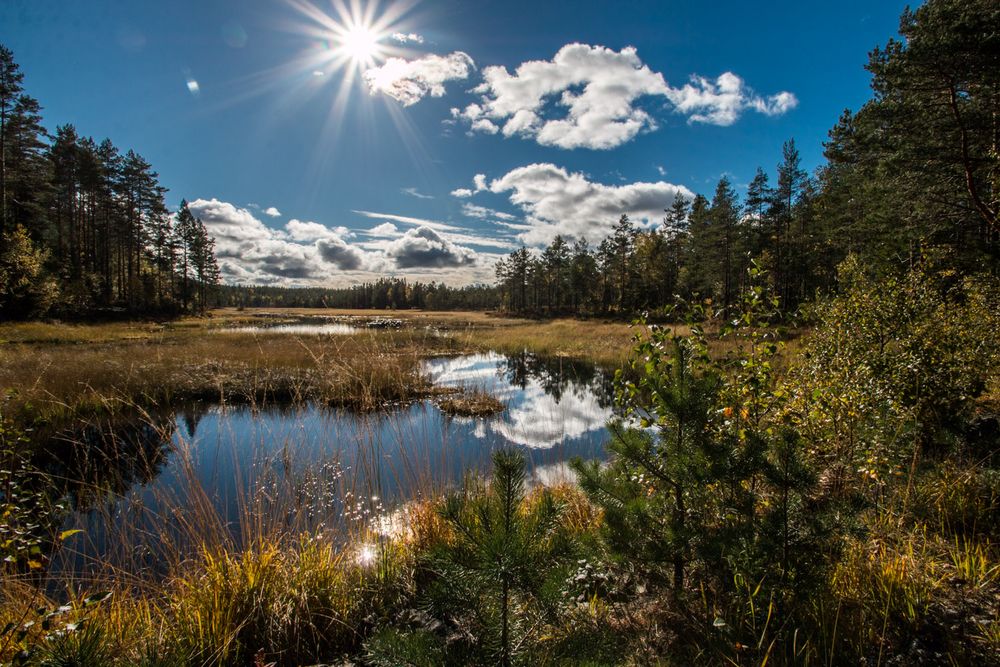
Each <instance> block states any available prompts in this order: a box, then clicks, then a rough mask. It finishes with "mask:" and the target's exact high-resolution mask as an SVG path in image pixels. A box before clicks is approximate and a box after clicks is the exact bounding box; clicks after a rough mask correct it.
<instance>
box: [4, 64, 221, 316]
mask: <svg viewBox="0 0 1000 667" xmlns="http://www.w3.org/2000/svg"><path fill="white" fill-rule="evenodd" d="M23 79H24V75H23V73H22V72H21V71H20V68H19V67H18V65H17V63H16V62H15V61H14V56H13V53H12V52H11V51H10V50H9V49H7V48H5V47H3V46H0V316H3V317H4V318H8V319H10V318H26V317H37V316H41V315H44V314H46V313H54V314H57V315H68V316H80V315H87V314H94V313H99V312H114V311H123V312H127V313H131V314H146V313H159V314H176V313H180V312H188V311H192V310H200V309H202V308H204V307H205V306H206V305H207V304H208V302H209V293H210V291H211V288H212V287H213V286H214V285H216V284H217V283H218V282H219V280H220V276H219V269H218V265H217V263H216V259H215V242H214V240H213V239H212V238H211V236H210V235H209V234H208V232H207V230H206V229H205V225H204V224H203V223H202V222H201V221H200V220H198V219H197V218H195V217H194V216H193V215H192V214H191V212H190V211H189V210H188V208H187V205H186V203H185V204H183V205H182V206H181V210H180V212H179V213H178V214H177V215H174V214H172V213H171V212H170V211H169V210H168V209H167V207H166V205H165V203H164V195H165V193H166V188H164V187H163V186H162V185H160V183H159V176H158V174H157V173H156V172H155V171H154V170H153V168H152V165H150V164H149V162H147V161H146V160H145V159H143V157H142V156H141V155H139V154H138V153H136V152H135V151H133V150H131V149H129V150H126V151H125V152H124V153H123V152H122V151H121V150H120V149H119V148H118V147H116V146H115V145H114V144H113V143H112V142H111V140H109V139H104V140H103V141H101V142H97V141H96V140H94V139H93V138H90V137H83V136H80V135H79V134H78V133H77V131H76V128H75V127H74V126H73V125H62V126H60V127H58V128H56V131H55V134H54V135H53V134H50V133H49V132H48V131H47V130H46V129H45V127H44V126H43V125H42V116H41V107H40V105H39V103H38V101H37V100H35V99H34V98H33V97H31V96H30V95H28V94H27V93H26V92H24V87H23Z"/></svg>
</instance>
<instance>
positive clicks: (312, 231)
mask: <svg viewBox="0 0 1000 667" xmlns="http://www.w3.org/2000/svg"><path fill="white" fill-rule="evenodd" d="M285 231H286V232H287V233H288V236H289V237H291V238H292V239H293V240H295V241H307V242H312V241H318V240H320V239H334V238H344V237H348V236H353V235H354V234H353V232H351V230H349V229H348V228H347V227H327V226H326V225H321V224H319V223H318V222H303V221H302V220H296V219H295V218H292V219H291V220H289V221H288V223H287V224H285Z"/></svg>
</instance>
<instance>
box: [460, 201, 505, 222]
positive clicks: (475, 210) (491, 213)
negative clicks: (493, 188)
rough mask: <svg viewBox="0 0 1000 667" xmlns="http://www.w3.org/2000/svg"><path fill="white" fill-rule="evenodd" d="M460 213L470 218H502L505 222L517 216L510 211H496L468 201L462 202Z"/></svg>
mask: <svg viewBox="0 0 1000 667" xmlns="http://www.w3.org/2000/svg"><path fill="white" fill-rule="evenodd" d="M462 214H463V215H465V216H468V217H470V218H477V219H479V220H503V221H505V222H510V221H511V220H517V216H515V215H511V214H510V213H504V212H503V211H496V210H494V209H492V208H486V207H485V206H478V205H476V204H472V203H470V202H466V203H464V204H462Z"/></svg>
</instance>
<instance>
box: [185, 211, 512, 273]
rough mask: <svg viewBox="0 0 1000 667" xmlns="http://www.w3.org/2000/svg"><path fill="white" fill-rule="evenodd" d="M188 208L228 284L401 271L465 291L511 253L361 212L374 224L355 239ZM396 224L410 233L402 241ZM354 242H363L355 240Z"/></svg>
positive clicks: (496, 243) (440, 225)
mask: <svg viewBox="0 0 1000 667" xmlns="http://www.w3.org/2000/svg"><path fill="white" fill-rule="evenodd" d="M189 206H190V208H191V212H192V213H193V214H194V215H195V216H197V217H199V218H201V219H202V221H203V222H204V223H205V226H206V228H207V229H208V232H209V234H211V235H212V236H213V237H214V238H215V239H216V251H217V255H218V259H219V268H220V270H221V271H222V275H223V279H224V281H225V282H227V283H242V284H261V285H331V284H344V283H357V282H361V281H363V280H371V279H372V277H373V275H375V274H377V273H381V272H385V271H400V272H402V273H403V274H404V275H407V276H410V277H412V278H413V279H416V280H424V281H430V280H435V281H441V282H446V283H448V284H452V285H456V284H457V285H467V284H469V283H471V282H477V281H488V280H490V279H491V278H492V275H493V268H492V265H493V263H494V262H495V261H496V260H497V259H498V258H499V257H500V255H499V254H497V251H494V250H489V249H490V248H496V249H500V250H502V251H505V252H506V251H509V250H510V249H511V248H513V247H514V244H513V242H512V241H511V240H510V239H509V237H508V238H502V236H503V235H500V236H496V235H493V236H485V235H481V234H477V233H475V232H472V231H470V230H467V229H464V228H461V227H457V226H455V225H451V224H448V223H444V222H439V221H435V220H425V219H423V218H414V217H409V216H404V215H396V214H390V213H375V212H371V211H359V212H358V213H359V214H361V215H363V216H364V217H367V218H374V219H379V220H380V224H377V225H376V226H374V227H372V228H370V229H368V230H365V231H360V232H353V231H351V230H350V229H348V228H347V227H344V226H336V227H332V226H328V225H324V224H320V223H318V222H312V221H307V220H298V219H295V218H293V219H291V220H289V221H288V222H287V223H286V224H285V225H283V226H281V227H269V226H268V225H266V224H264V223H263V222H261V220H260V219H258V218H257V217H255V215H254V214H253V213H251V212H250V210H249V209H247V208H240V207H238V206H234V205H233V204H230V203H228V202H223V201H219V200H218V199H197V200H195V201H193V202H191V203H190V204H189ZM397 224H399V225H405V226H407V227H410V229H408V230H407V231H406V232H405V233H403V232H401V231H400V229H399V228H398V227H397ZM359 235H360V236H362V237H363V238H365V240H364V241H358V240H356V237H358V236H359ZM470 246H472V247H470ZM481 248H486V250H481Z"/></svg>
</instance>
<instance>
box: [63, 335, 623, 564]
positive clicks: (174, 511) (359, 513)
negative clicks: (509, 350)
mask: <svg viewBox="0 0 1000 667" xmlns="http://www.w3.org/2000/svg"><path fill="white" fill-rule="evenodd" d="M423 371H424V372H425V373H426V374H427V375H428V376H429V377H430V378H431V379H432V380H433V381H434V382H435V383H436V384H438V385H441V386H451V387H462V388H467V389H472V388H477V389H482V390H485V391H488V392H490V393H492V394H494V395H495V396H497V397H498V398H499V399H500V400H501V401H502V402H503V403H504V404H505V405H506V406H507V409H506V410H505V411H504V412H503V413H501V414H499V415H496V416H494V417H490V418H465V417H450V416H448V415H446V414H444V413H442V412H441V410H440V409H438V407H437V405H436V404H435V403H434V402H433V401H430V400H426V401H419V402H415V403H412V404H410V405H405V406H395V407H392V408H389V409H387V410H385V411H379V412H374V413H357V412H353V411H350V410H346V409H334V408H326V407H321V406H317V405H294V406H290V405H276V406H271V407H267V408H263V409H259V408H258V409H255V408H251V407H247V406H222V405H212V404H205V403H199V404H190V405H184V406H180V407H178V408H177V409H176V410H175V411H173V412H171V413H168V414H165V415H162V416H159V417H150V416H149V415H145V416H144V417H143V418H142V419H138V418H136V419H135V420H131V421H129V422H127V423H124V424H116V425H115V427H114V428H110V427H109V425H108V424H101V423H95V424H91V425H88V426H87V427H86V428H84V429H82V430H77V431H73V432H67V433H63V434H59V435H57V436H53V437H52V438H51V442H52V443H53V448H54V451H59V448H60V447H61V448H62V450H61V451H62V452H63V453H62V454H58V455H54V456H53V457H52V459H51V460H50V461H49V462H48V463H47V467H48V469H49V470H51V471H52V472H53V473H54V474H57V475H58V476H59V478H60V479H64V480H67V483H66V488H65V489H64V492H65V494H66V495H67V496H69V497H70V498H72V503H71V505H72V508H73V510H74V514H73V515H72V516H71V517H70V518H69V519H67V521H66V523H65V526H66V527H81V528H84V530H85V531H86V540H85V543H84V544H83V545H82V546H81V547H80V548H79V549H77V551H78V553H77V554H75V557H76V558H77V561H76V562H74V563H71V564H70V566H72V567H74V569H79V568H80V567H81V562H82V561H81V559H82V560H83V561H86V560H87V558H91V557H93V558H94V561H97V560H102V561H105V562H107V561H111V562H114V563H117V564H119V565H121V564H122V563H124V562H128V563H129V566H130V567H132V568H136V567H138V568H156V567H158V566H162V563H163V562H164V560H165V558H166V557H167V556H165V555H164V553H163V551H164V547H163V544H162V543H163V541H164V540H165V539H168V538H169V540H172V541H173V542H172V548H176V547H177V545H178V544H181V545H183V543H185V542H187V543H196V541H197V540H199V539H202V538H203V537H204V535H206V534H210V535H216V536H218V537H219V539H224V540H231V541H234V542H236V543H245V542H246V541H247V540H249V539H252V533H253V531H254V530H260V531H266V530H267V529H268V528H269V527H280V528H284V529H292V530H295V531H299V530H305V531H313V530H322V529H323V528H324V527H327V526H330V525H333V524H344V523H355V524H362V523H366V524H370V523H372V522H373V520H376V519H377V518H378V517H380V516H382V515H384V514H385V512H387V511H389V510H391V509H392V507H393V506H394V505H396V504H398V502H399V501H400V500H408V499H411V498H414V497H419V496H420V495H421V494H425V493H433V492H436V491H437V490H440V489H441V488H443V487H447V486H450V485H454V484H457V483H460V482H461V480H462V479H463V478H464V476H466V475H467V474H469V473H470V471H484V472H485V471H488V466H489V462H490V455H491V452H492V450H493V449H495V448H497V447H515V448H518V449H520V450H521V451H523V452H525V454H526V456H527V457H528V459H529V462H530V466H531V468H532V470H534V477H535V479H536V480H537V481H539V482H541V483H545V482H550V481H555V480H556V479H557V478H565V477H566V469H565V462H566V461H567V460H568V459H569V458H571V457H574V456H581V457H583V458H601V457H603V455H604V444H605V442H606V440H607V438H608V435H607V431H606V429H605V423H606V422H607V420H608V419H609V418H610V417H611V416H612V400H611V396H612V391H611V388H612V380H611V376H610V374H608V373H606V372H603V371H601V370H599V369H596V368H594V367H593V366H590V365H586V364H579V363H572V362H569V361H567V360H562V359H544V358H540V357H537V356H535V355H530V354H522V355H516V356H512V357H508V356H503V355H498V354H478V355H468V356H462V357H453V358H439V359H431V360H428V361H426V362H424V367H423ZM67 452H68V453H69V455H63V454H66V453H67ZM250 517H252V522H250V521H249V518H250ZM248 522H250V523H252V524H253V525H251V526H248V525H247V524H248Z"/></svg>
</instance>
